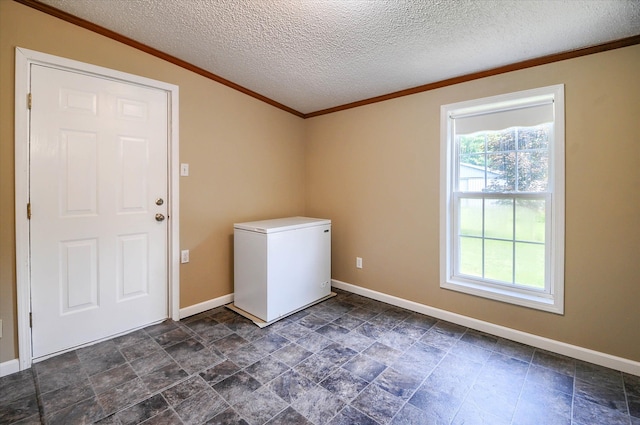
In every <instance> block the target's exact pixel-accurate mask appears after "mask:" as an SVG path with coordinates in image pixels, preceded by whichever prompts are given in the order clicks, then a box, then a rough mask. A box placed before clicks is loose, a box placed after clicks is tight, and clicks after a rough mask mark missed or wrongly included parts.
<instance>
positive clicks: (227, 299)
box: [180, 293, 233, 319]
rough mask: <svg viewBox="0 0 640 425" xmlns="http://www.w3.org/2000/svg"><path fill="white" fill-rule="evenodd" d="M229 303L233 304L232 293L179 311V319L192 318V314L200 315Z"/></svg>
mask: <svg viewBox="0 0 640 425" xmlns="http://www.w3.org/2000/svg"><path fill="white" fill-rule="evenodd" d="M231 302H233V293H231V294H228V295H223V296H221V297H218V298H214V299H212V300H208V301H203V302H201V303H198V304H194V305H190V306H189V307H185V308H181V309H180V318H181V319H184V318H185V317H189V316H193V315H194V314H198V313H202V312H203V311H207V310H211V309H212V308H216V307H220V306H221V305H225V304H229V303H231Z"/></svg>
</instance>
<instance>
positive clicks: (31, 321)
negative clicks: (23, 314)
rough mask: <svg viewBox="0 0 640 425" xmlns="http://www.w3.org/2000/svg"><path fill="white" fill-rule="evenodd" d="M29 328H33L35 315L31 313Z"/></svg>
mask: <svg viewBox="0 0 640 425" xmlns="http://www.w3.org/2000/svg"><path fill="white" fill-rule="evenodd" d="M29 327H30V328H33V313H29Z"/></svg>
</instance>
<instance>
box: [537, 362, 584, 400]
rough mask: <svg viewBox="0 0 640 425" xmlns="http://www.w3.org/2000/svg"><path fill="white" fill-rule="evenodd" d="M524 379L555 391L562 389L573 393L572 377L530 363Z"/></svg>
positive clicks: (564, 391)
mask: <svg viewBox="0 0 640 425" xmlns="http://www.w3.org/2000/svg"><path fill="white" fill-rule="evenodd" d="M526 380H527V381H528V382H531V383H534V384H537V385H540V387H542V388H545V389H546V388H548V389H552V390H556V391H562V392H563V393H565V394H570V395H572V394H573V377H571V376H569V375H564V374H562V373H559V372H554V371H553V370H551V369H547V368H544V367H541V366H535V365H531V366H530V367H529V372H528V373H527V378H526Z"/></svg>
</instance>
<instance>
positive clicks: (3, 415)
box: [0, 394, 39, 424]
mask: <svg viewBox="0 0 640 425" xmlns="http://www.w3.org/2000/svg"><path fill="white" fill-rule="evenodd" d="M37 414H39V412H38V401H37V399H36V395H35V394H30V395H27V396H24V397H21V398H16V399H14V400H11V401H8V402H3V403H2V404H0V423H2V424H10V423H13V422H18V421H21V420H23V419H27V418H29V417H31V416H33V415H37Z"/></svg>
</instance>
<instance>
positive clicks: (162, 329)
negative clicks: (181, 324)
mask: <svg viewBox="0 0 640 425" xmlns="http://www.w3.org/2000/svg"><path fill="white" fill-rule="evenodd" d="M177 328H178V324H177V323H176V322H174V321H173V320H171V319H168V320H165V321H164V322H162V323H158V324H157V325H152V326H147V327H146V328H144V331H145V332H146V333H147V335H149V336H150V337H152V338H153V337H156V336H158V335H162V334H165V333H167V332H170V331H172V330H175V329H177Z"/></svg>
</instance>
